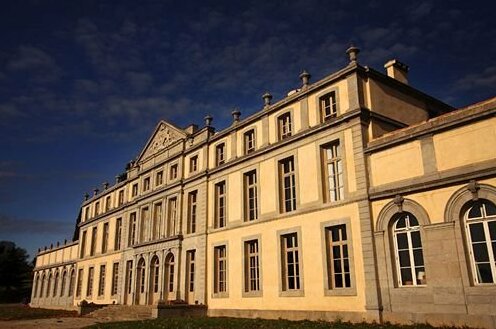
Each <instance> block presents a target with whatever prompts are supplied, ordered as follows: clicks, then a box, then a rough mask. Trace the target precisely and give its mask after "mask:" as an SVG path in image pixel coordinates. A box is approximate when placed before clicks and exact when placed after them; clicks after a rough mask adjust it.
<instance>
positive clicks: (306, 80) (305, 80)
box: [300, 70, 312, 88]
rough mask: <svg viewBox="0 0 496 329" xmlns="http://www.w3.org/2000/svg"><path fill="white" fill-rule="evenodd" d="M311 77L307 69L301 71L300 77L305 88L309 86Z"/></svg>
mask: <svg viewBox="0 0 496 329" xmlns="http://www.w3.org/2000/svg"><path fill="white" fill-rule="evenodd" d="M311 77H312V76H311V75H310V73H308V72H307V70H303V71H302V72H301V73H300V79H301V82H302V85H303V88H307V87H308V83H309V81H310V78H311Z"/></svg>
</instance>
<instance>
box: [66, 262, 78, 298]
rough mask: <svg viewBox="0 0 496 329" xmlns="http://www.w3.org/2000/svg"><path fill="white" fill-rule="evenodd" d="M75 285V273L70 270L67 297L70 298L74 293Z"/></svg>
mask: <svg viewBox="0 0 496 329" xmlns="http://www.w3.org/2000/svg"><path fill="white" fill-rule="evenodd" d="M75 283H76V271H75V270H74V269H72V270H71V277H70V279H69V293H68V296H69V297H71V296H72V294H73V293H74V284H75Z"/></svg>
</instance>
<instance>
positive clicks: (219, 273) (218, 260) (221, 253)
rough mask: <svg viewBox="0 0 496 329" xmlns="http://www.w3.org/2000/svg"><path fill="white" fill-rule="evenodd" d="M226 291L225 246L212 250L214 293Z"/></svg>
mask: <svg viewBox="0 0 496 329" xmlns="http://www.w3.org/2000/svg"><path fill="white" fill-rule="evenodd" d="M226 291H227V254H226V246H218V247H215V248H214V292H215V293H222V292H226Z"/></svg>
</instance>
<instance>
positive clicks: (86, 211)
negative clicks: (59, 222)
mask: <svg viewBox="0 0 496 329" xmlns="http://www.w3.org/2000/svg"><path fill="white" fill-rule="evenodd" d="M88 219H90V207H86V208H84V220H88Z"/></svg>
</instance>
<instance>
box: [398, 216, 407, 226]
mask: <svg viewBox="0 0 496 329" xmlns="http://www.w3.org/2000/svg"><path fill="white" fill-rule="evenodd" d="M405 219H406V218H405V216H401V217H400V218H399V219H398V220H397V221H396V228H404V227H406V220H405Z"/></svg>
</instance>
